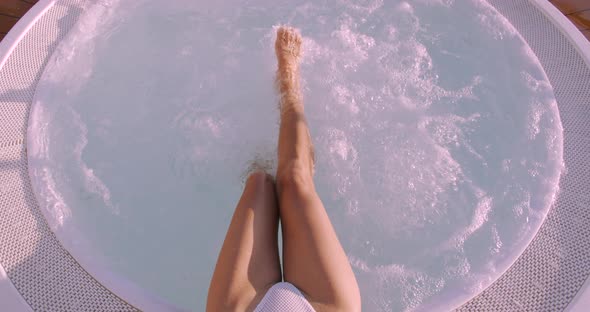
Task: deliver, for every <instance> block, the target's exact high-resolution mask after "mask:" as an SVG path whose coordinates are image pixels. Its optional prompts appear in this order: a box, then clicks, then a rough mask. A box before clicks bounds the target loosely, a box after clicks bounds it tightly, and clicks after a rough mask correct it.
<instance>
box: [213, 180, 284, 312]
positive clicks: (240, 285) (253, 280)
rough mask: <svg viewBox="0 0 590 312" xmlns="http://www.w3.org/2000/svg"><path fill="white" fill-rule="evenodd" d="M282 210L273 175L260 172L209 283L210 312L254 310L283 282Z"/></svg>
mask: <svg viewBox="0 0 590 312" xmlns="http://www.w3.org/2000/svg"><path fill="white" fill-rule="evenodd" d="M278 224H279V211H278V208H277V197H276V194H275V184H274V181H273V179H272V177H271V176H269V175H268V174H266V173H264V172H262V171H257V172H254V173H252V174H251V175H250V177H248V180H247V181H246V186H245V187H244V192H243V194H242V197H241V198H240V201H239V202H238V205H237V207H236V211H235V212H234V215H233V218H232V220H231V224H230V226H229V229H228V230H227V235H226V236H225V241H224V242H223V246H222V247H221V252H220V253H219V258H218V260H217V265H216V266H215V272H214V273H213V278H212V279H211V285H210V286H209V294H208V297H207V311H210V312H218V311H252V310H254V308H255V307H256V305H257V304H258V303H259V302H260V300H261V299H262V297H264V294H265V293H266V291H267V290H268V289H269V288H270V287H271V286H272V285H274V284H276V283H278V282H281V280H282V277H281V265H280V261H279V251H278V245H277V234H278V233H277V232H278Z"/></svg>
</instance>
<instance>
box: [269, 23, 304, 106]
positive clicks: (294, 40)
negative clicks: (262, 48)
mask: <svg viewBox="0 0 590 312" xmlns="http://www.w3.org/2000/svg"><path fill="white" fill-rule="evenodd" d="M275 53H276V55H277V61H278V63H279V68H278V70H277V83H278V87H279V92H280V94H281V102H284V100H286V99H289V98H291V99H294V98H299V95H300V94H299V57H300V56H301V35H300V34H299V31H297V30H296V29H295V28H291V27H280V28H279V29H278V30H277V41H276V42H275Z"/></svg>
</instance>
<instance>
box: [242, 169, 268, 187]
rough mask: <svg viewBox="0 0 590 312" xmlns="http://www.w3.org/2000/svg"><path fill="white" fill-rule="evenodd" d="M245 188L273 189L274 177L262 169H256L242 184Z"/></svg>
mask: <svg viewBox="0 0 590 312" xmlns="http://www.w3.org/2000/svg"><path fill="white" fill-rule="evenodd" d="M244 188H245V189H263V190H265V189H269V190H271V189H274V179H273V177H272V176H271V175H270V174H268V173H266V172H264V171H262V170H257V171H254V172H252V173H250V175H249V176H248V179H246V184H245V186H244Z"/></svg>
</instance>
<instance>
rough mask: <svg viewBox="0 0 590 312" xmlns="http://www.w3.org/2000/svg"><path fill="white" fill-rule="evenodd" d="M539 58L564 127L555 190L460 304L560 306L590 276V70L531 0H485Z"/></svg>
mask: <svg viewBox="0 0 590 312" xmlns="http://www.w3.org/2000/svg"><path fill="white" fill-rule="evenodd" d="M489 2H490V3H491V4H492V5H493V6H494V7H496V9H497V10H498V11H499V12H500V13H502V14H503V15H504V16H505V17H506V18H507V19H508V20H509V21H510V22H511V23H512V25H514V27H515V28H516V29H517V30H518V31H519V32H520V34H521V35H522V37H523V38H524V39H525V40H526V41H527V42H528V44H529V46H530V47H531V49H532V50H533V51H534V52H535V54H536V55H537V57H538V59H539V60H540V61H541V64H542V65H543V68H544V69H545V72H546V73H547V76H548V78H549V80H550V82H551V84H552V86H553V90H554V92H555V98H556V99H557V102H558V106H559V114H560V116H561V121H562V124H563V129H564V161H565V165H566V172H565V174H563V175H562V176H561V181H560V193H559V195H558V197H557V200H556V202H555V204H554V206H553V207H552V208H551V210H550V211H549V213H548V215H547V218H546V220H545V222H544V223H543V225H542V227H541V229H540V230H539V232H538V233H537V235H536V237H535V238H534V240H533V241H532V242H531V244H530V245H529V246H528V247H527V249H526V250H525V252H524V253H523V254H522V255H521V256H520V257H519V258H518V260H517V261H516V262H515V263H514V264H513V265H512V267H511V268H510V269H509V270H508V271H507V272H506V273H505V274H504V275H502V276H501V277H500V278H499V279H498V280H497V281H496V282H495V283H493V284H492V285H491V286H490V287H489V288H488V289H486V290H485V291H483V292H482V293H481V294H480V295H478V296H477V297H476V298H474V299H472V300H471V301H469V302H468V303H466V304H465V305H463V306H462V307H461V308H460V309H459V310H460V311H561V310H564V309H565V307H566V306H567V305H568V304H569V302H570V301H571V300H572V299H573V298H574V296H575V295H576V293H577V292H578V291H579V290H580V287H582V285H583V284H584V281H585V280H586V279H587V278H588V276H589V275H590V166H589V165H588V156H589V155H590V138H589V136H590V69H589V68H588V67H587V66H586V65H585V63H584V60H583V58H582V57H581V56H580V55H579V54H578V52H577V51H576V49H575V48H574V47H573V46H572V45H571V43H570V42H569V41H568V40H567V38H566V37H565V36H564V35H563V34H562V33H561V32H560V31H559V29H558V28H557V27H556V26H554V25H553V24H552V23H551V22H550V21H549V20H548V19H547V18H546V17H545V15H544V14H543V13H541V12H540V11H539V10H538V9H537V8H536V7H535V6H534V5H533V4H531V3H530V2H528V1H505V0H491V1H489Z"/></svg>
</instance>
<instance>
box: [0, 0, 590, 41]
mask: <svg viewBox="0 0 590 312" xmlns="http://www.w3.org/2000/svg"><path fill="white" fill-rule="evenodd" d="M37 1H38V0H0V41H1V40H2V39H3V38H4V36H6V33H8V31H9V30H10V29H11V28H12V26H14V24H15V23H16V22H17V21H18V19H19V18H21V16H23V15H24V14H25V13H26V12H27V11H28V10H29V9H30V8H31V7H32V6H33V5H34V4H35V3H37ZM507 1H510V0H507ZM550 2H551V3H553V5H555V6H556V7H557V8H558V9H559V10H560V11H561V12H562V13H563V14H564V15H565V16H567V18H569V20H570V21H572V23H574V25H576V27H578V29H579V30H580V31H581V32H582V33H583V34H584V35H585V36H586V38H587V39H588V40H590V0H550Z"/></svg>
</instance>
